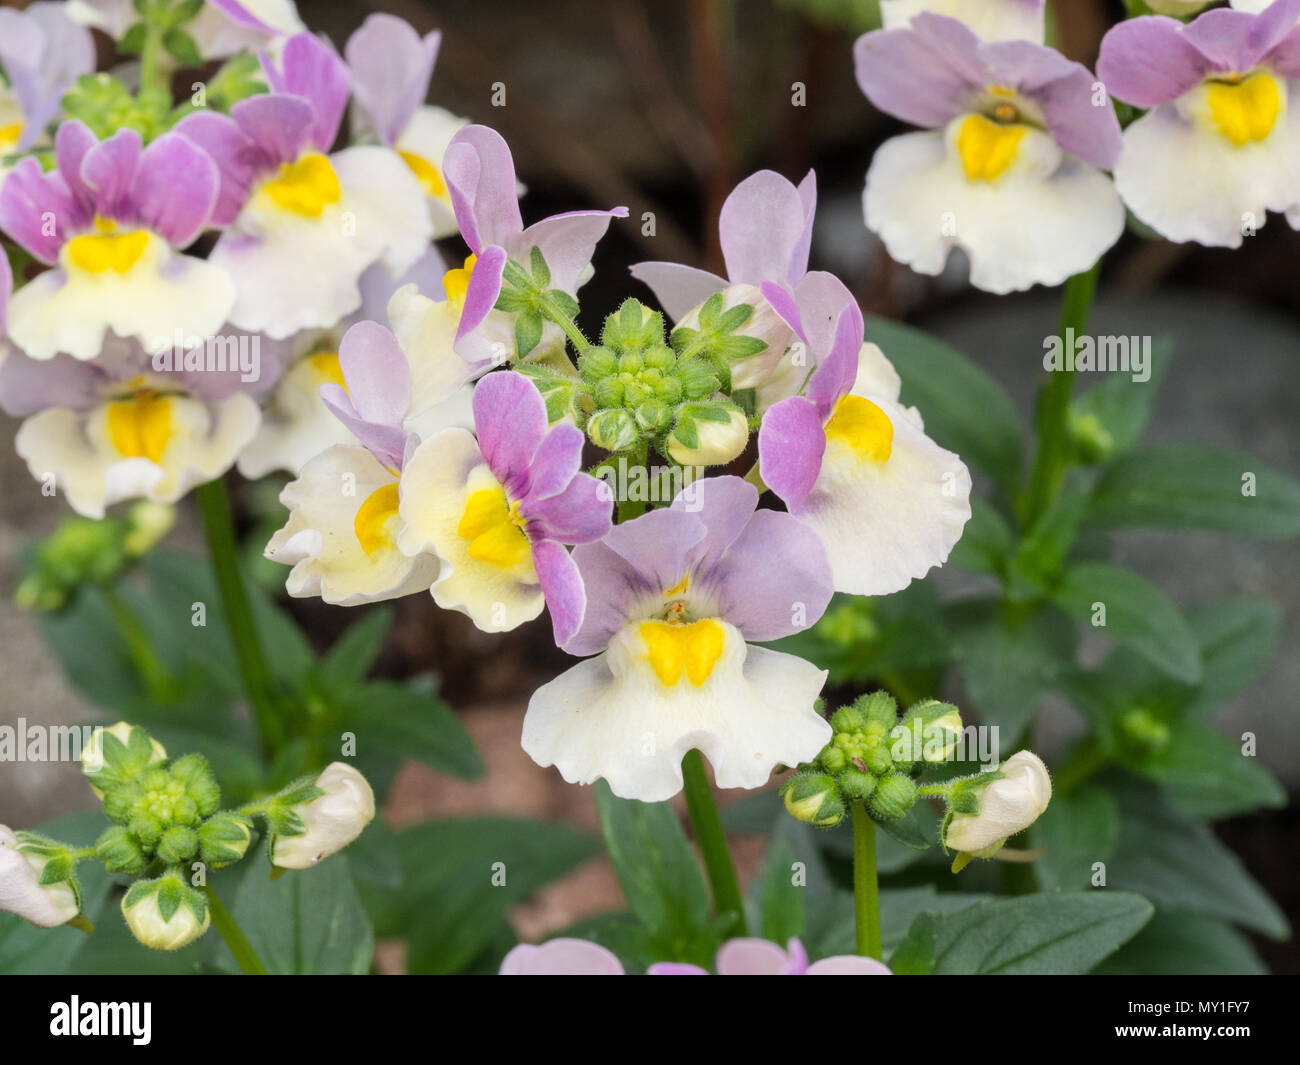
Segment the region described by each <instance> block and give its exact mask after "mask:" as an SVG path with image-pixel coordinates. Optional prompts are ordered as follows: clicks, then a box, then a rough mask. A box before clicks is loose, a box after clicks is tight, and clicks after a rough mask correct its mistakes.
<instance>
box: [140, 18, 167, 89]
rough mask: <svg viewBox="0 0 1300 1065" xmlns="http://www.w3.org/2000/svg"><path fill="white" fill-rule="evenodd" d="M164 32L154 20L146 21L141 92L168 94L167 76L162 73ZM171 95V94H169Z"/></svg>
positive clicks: (141, 60)
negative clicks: (161, 61)
mask: <svg viewBox="0 0 1300 1065" xmlns="http://www.w3.org/2000/svg"><path fill="white" fill-rule="evenodd" d="M162 39H163V31H162V27H161V26H159V25H158V23H157V22H155V21H154V20H153V19H152V18H150V17H146V18H145V20H144V45H143V47H142V48H141V49H140V91H141V92H142V93H143V92H159V91H161V92H168V86H167V76H166V75H165V74H164V73H163V72H162V66H161V63H160V60H161V58H162V47H163V43H162ZM169 95H170V93H169Z"/></svg>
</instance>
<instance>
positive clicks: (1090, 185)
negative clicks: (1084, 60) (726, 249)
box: [854, 0, 1300, 293]
mask: <svg viewBox="0 0 1300 1065" xmlns="http://www.w3.org/2000/svg"><path fill="white" fill-rule="evenodd" d="M1043 6H1044V5H1043V2H1042V0H983V2H978V3H961V4H954V3H951V2H948V0H886V2H885V3H882V5H881V8H882V14H883V16H884V28H883V29H881V30H877V31H874V32H871V33H867V34H865V35H864V36H862V37H861V38H860V39H859V40H858V42H857V44H856V46H855V53H854V54H855V60H856V64H857V77H858V84H859V85H860V86H861V88H862V91H863V92H864V93H865V94H866V96H867V98H868V99H869V100H870V101H871V102H872V103H873V104H874V105H875V106H876V107H877V108H879V109H880V110H881V111H884V112H885V113H887V114H889V115H892V116H893V117H895V118H898V119H901V120H902V121H904V122H907V123H909V124H912V125H915V126H919V127H921V128H922V129H923V130H924V132H918V133H908V134H904V135H902V136H899V137H895V138H893V139H891V140H889V141H887V142H886V143H885V144H883V145H882V146H881V147H880V148H879V149H878V150H877V152H876V154H875V156H874V158H873V160H872V163H871V168H870V170H869V172H868V174H867V182H866V189H865V192H864V196H863V206H864V210H865V214H866V222H867V226H868V228H869V229H871V230H872V231H873V232H875V233H876V234H877V235H878V236H879V237H880V239H881V240H882V241H883V242H884V244H885V247H886V248H887V249H888V251H889V254H890V255H891V256H892V257H893V258H894V259H896V260H898V261H899V262H901V263H905V264H907V265H908V266H910V267H911V268H912V269H914V270H916V271H918V272H920V273H924V274H938V273H940V272H941V271H942V270H943V268H944V265H945V262H946V260H947V258H948V253H949V251H950V250H951V249H952V248H954V247H957V248H961V249H962V250H963V251H964V252H965V253H966V255H967V257H968V258H969V260H970V279H971V283H972V284H973V285H975V286H976V287H977V288H982V289H986V290H988V291H990V292H999V293H1001V292H1011V291H1017V290H1021V289H1025V288H1028V287H1030V286H1031V285H1036V284H1041V285H1056V284H1059V283H1061V282H1062V281H1064V280H1065V279H1066V278H1068V277H1069V276H1071V275H1072V274H1077V273H1080V272H1082V271H1085V270H1087V269H1089V268H1090V267H1091V266H1092V265H1093V264H1094V263H1096V262H1097V260H1098V259H1099V258H1100V257H1101V256H1102V255H1103V254H1104V253H1105V252H1106V250H1107V249H1108V248H1110V247H1111V246H1112V245H1113V244H1114V243H1115V242H1116V241H1117V240H1118V239H1119V237H1120V235H1121V234H1122V233H1123V231H1124V225H1125V210H1124V209H1125V207H1127V208H1128V209H1129V210H1130V211H1131V212H1132V213H1133V214H1134V215H1136V216H1137V218H1138V219H1140V220H1141V221H1142V222H1144V223H1145V224H1146V225H1147V226H1149V227H1151V229H1154V230H1155V231H1157V232H1158V233H1159V234H1161V235H1162V236H1164V237H1167V238H1168V239H1170V240H1174V241H1197V242H1199V243H1201V244H1206V245H1217V246H1227V247H1239V246H1240V245H1241V242H1242V238H1243V237H1244V236H1249V235H1251V234H1253V233H1254V232H1255V231H1256V229H1257V228H1258V227H1259V226H1262V225H1263V224H1264V222H1265V217H1266V214H1267V212H1268V211H1278V212H1282V213H1285V215H1286V217H1287V219H1288V221H1290V223H1291V224H1292V226H1293V227H1298V228H1300V180H1297V176H1296V174H1297V172H1296V168H1295V166H1294V162H1293V160H1294V156H1295V151H1296V143H1297V131H1296V125H1295V120H1294V119H1293V118H1292V117H1291V115H1292V111H1291V109H1290V108H1288V107H1287V100H1288V96H1289V93H1290V92H1292V91H1293V88H1292V87H1293V86H1294V84H1295V80H1294V79H1296V78H1297V77H1298V76H1300V66H1298V65H1297V61H1296V58H1295V57H1296V55H1297V54H1300V3H1297V2H1295V0H1276V2H1272V3H1265V2H1263V0H1233V4H1232V9H1228V8H1215V9H1213V10H1209V11H1204V12H1202V13H1200V14H1198V15H1196V17H1195V18H1194V19H1193V20H1192V21H1191V22H1188V23H1183V22H1181V21H1179V19H1177V18H1174V17H1171V16H1174V15H1180V16H1187V15H1192V14H1195V13H1196V12H1197V11H1198V10H1199V9H1201V8H1203V7H1205V6H1206V4H1204V3H1183V2H1177V3H1173V2H1166V3H1155V4H1152V5H1151V6H1152V7H1153V8H1155V9H1156V10H1158V11H1162V12H1165V14H1160V15H1149V16H1143V17H1139V18H1133V19H1129V20H1127V21H1125V22H1122V23H1120V24H1119V25H1117V26H1116V27H1114V28H1113V29H1112V30H1111V31H1110V32H1109V33H1108V34H1107V36H1106V38H1105V40H1104V41H1103V42H1102V47H1101V56H1100V59H1099V61H1098V65H1097V76H1096V77H1094V76H1093V74H1092V73H1091V72H1090V71H1089V70H1088V69H1087V68H1085V67H1084V66H1082V65H1081V64H1079V63H1075V62H1071V61H1070V60H1067V59H1066V58H1065V57H1064V56H1062V55H1061V54H1060V53H1059V52H1057V51H1056V50H1055V49H1053V48H1051V47H1048V46H1046V45H1044V43H1043V34H1044V26H1043ZM1112 97H1113V98H1114V99H1115V100H1118V101H1122V103H1123V104H1125V105H1129V108H1128V109H1126V110H1123V111H1122V112H1121V113H1122V115H1123V117H1124V118H1125V119H1126V121H1127V122H1128V123H1129V124H1128V125H1127V128H1126V129H1124V130H1123V131H1122V132H1121V124H1120V120H1119V117H1120V116H1118V115H1117V113H1116V107H1115V105H1114V103H1113V101H1112ZM1136 109H1144V110H1145V111H1146V113H1145V114H1142V115H1141V116H1140V117H1138V114H1139V112H1138V111H1137V110H1136ZM1107 171H1111V172H1113V180H1112V178H1111V177H1110V176H1108V175H1107V173H1106V172H1107Z"/></svg>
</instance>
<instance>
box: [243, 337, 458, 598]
mask: <svg viewBox="0 0 1300 1065" xmlns="http://www.w3.org/2000/svg"><path fill="white" fill-rule="evenodd" d="M338 363H339V370H340V374H341V376H342V379H343V383H342V384H341V385H340V384H337V383H333V382H328V383H326V384H323V385H321V386H320V395H321V399H322V400H323V401H324V402H325V404H326V405H327V406H328V407H329V408H330V410H331V411H332V412H333V414H334V416H335V417H337V418H338V419H339V420H340V421H341V422H342V423H343V424H344V425H346V426H347V427H348V429H349V430H350V431H351V432H352V434H353V436H354V437H355V439H356V440H357V441H359V446H358V444H351V445H348V444H336V445H334V446H333V447H330V448H328V449H327V450H325V451H323V452H321V453H320V454H319V455H317V456H316V457H315V458H313V459H311V460H310V461H308V462H307V463H306V464H305V465H304V466H303V468H302V469H301V470H300V471H299V473H298V477H297V479H296V480H294V481H291V482H290V483H289V484H288V485H286V486H285V488H284V490H283V491H282V492H281V493H280V502H281V503H283V504H284V505H285V506H286V507H288V508H289V520H288V521H287V522H286V523H285V526H284V528H282V529H280V530H279V531H278V532H276V534H275V535H274V536H272V537H271V540H270V542H269V543H268V544H267V545H266V552H265V554H266V557H267V558H269V559H271V560H272V561H273V562H280V563H283V564H285V565H288V566H292V567H293V568H292V569H291V570H290V571H289V578H288V580H287V581H286V583H285V587H286V589H287V591H288V592H289V594H290V595H292V596H295V597H299V598H301V597H306V596H313V595H319V596H320V597H321V598H322V599H324V600H325V602H327V603H334V604H337V605H340V606H355V605H356V604H358V603H369V602H374V601H376V600H379V599H393V598H396V597H399V596H403V595H410V594H412V593H414V592H418V591H423V590H424V589H426V588H428V587H429V585H430V584H431V583H433V580H434V577H435V576H437V574H438V560H437V558H436V557H434V556H433V555H432V554H431V553H429V552H422V551H419V550H412V551H410V552H404V551H403V550H401V549H400V548H399V545H398V537H399V533H400V531H401V519H400V517H399V514H398V505H399V503H400V501H401V499H402V498H403V496H404V495H405V494H406V493H408V492H409V491H410V490H411V489H410V486H411V481H410V479H409V478H408V476H407V472H408V469H409V466H410V460H411V456H412V454H413V453H414V451H415V449H416V447H417V446H418V445H419V442H420V438H419V437H418V436H417V435H416V434H414V433H413V432H411V431H409V430H408V429H407V428H406V425H405V423H406V420H407V418H408V416H409V415H410V413H411V406H412V396H413V394H414V393H413V389H412V382H411V373H410V370H409V369H408V366H407V361H406V356H405V355H404V354H403V352H402V349H401V348H400V347H399V346H398V344H397V340H396V338H394V336H393V334H392V333H390V332H389V331H388V330H387V329H385V328H384V327H383V326H381V325H379V324H378V323H376V322H359V323H357V324H356V325H354V326H353V327H352V328H351V329H349V330H348V332H347V334H346V335H345V336H344V337H343V342H342V343H341V344H340V345H339V355H338Z"/></svg>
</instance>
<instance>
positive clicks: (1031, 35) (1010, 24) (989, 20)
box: [880, 0, 1044, 44]
mask: <svg viewBox="0 0 1300 1065" xmlns="http://www.w3.org/2000/svg"><path fill="white" fill-rule="evenodd" d="M1043 8H1044V2H1043V0H880V18H881V22H882V24H883V25H884V28H885V29H887V30H894V29H901V28H902V27H905V26H907V25H908V24H909V23H910V22H911V21H912V19H913V18H914V17H916V16H917V15H919V14H921V12H923V11H929V12H932V13H933V14H936V15H946V16H948V17H949V18H955V19H959V20H960V21H961V22H964V23H965V24H966V25H967V26H969V27H970V28H971V30H973V31H974V33H975V34H976V35H977V36H978V37H979V38H980V39H981V40H985V41H1017V40H1019V41H1033V42H1034V43H1035V44H1042V43H1043Z"/></svg>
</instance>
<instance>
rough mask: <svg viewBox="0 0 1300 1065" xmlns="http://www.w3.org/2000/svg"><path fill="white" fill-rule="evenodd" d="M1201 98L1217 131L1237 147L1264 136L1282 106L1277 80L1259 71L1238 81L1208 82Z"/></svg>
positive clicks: (1275, 119)
mask: <svg viewBox="0 0 1300 1065" xmlns="http://www.w3.org/2000/svg"><path fill="white" fill-rule="evenodd" d="M1205 100H1206V103H1207V104H1209V107H1210V117H1211V118H1213V119H1214V124H1215V125H1216V126H1218V128H1219V132H1220V133H1222V134H1223V135H1224V136H1225V137H1227V138H1228V140H1230V141H1231V142H1232V143H1233V144H1235V145H1237V147H1239V148H1240V147H1241V146H1242V145H1244V144H1245V143H1247V142H1248V141H1262V140H1264V139H1265V138H1266V137H1268V135H1269V134H1270V133H1272V132H1273V125H1274V123H1276V122H1277V116H1278V114H1279V112H1280V111H1281V110H1282V92H1281V90H1280V89H1279V88H1278V84H1277V82H1276V81H1275V80H1274V79H1273V77H1272V76H1271V75H1269V74H1264V73H1262V72H1261V73H1258V74H1252V75H1251V76H1250V77H1248V78H1245V79H1243V80H1241V81H1215V82H1211V84H1210V85H1209V87H1208V89H1207V90H1206V94H1205Z"/></svg>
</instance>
